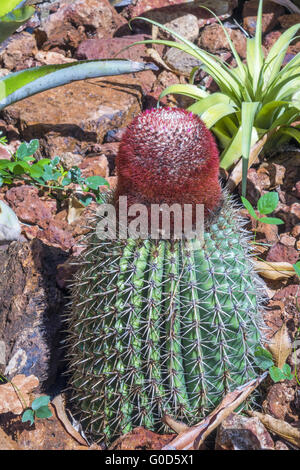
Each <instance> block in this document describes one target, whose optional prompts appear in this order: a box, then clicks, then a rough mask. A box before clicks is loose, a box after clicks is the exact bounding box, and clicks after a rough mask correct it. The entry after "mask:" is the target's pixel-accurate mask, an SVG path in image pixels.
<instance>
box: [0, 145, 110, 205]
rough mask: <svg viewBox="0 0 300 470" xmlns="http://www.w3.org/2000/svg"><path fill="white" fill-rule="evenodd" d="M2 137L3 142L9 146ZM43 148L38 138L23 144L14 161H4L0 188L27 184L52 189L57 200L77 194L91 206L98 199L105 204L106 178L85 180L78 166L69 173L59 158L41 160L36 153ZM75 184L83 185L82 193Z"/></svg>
mask: <svg viewBox="0 0 300 470" xmlns="http://www.w3.org/2000/svg"><path fill="white" fill-rule="evenodd" d="M3 139H5V137H2V143H5V141H4V140H3ZM38 148H39V141H38V140H37V139H33V140H31V141H30V142H29V143H27V142H22V144H21V145H20V146H19V148H18V149H17V151H16V153H15V154H12V156H11V160H8V159H2V160H0V186H2V185H4V184H6V185H8V186H10V185H14V184H16V182H18V181H24V182H25V183H26V184H31V185H34V186H37V187H39V188H40V189H43V190H48V192H49V193H50V194H51V195H54V196H56V197H57V198H67V197H69V196H70V195H71V194H72V193H74V192H76V197H77V199H78V200H79V201H80V202H81V203H82V204H83V205H84V206H87V205H88V204H89V203H90V202H92V201H93V200H95V201H96V202H97V203H99V204H100V203H101V202H102V196H101V193H100V190H99V186H103V185H105V186H109V183H108V182H107V181H106V179H105V178H103V177H101V176H89V177H88V178H84V177H83V176H82V175H81V170H80V168H78V167H76V166H74V167H72V168H71V169H70V170H65V169H64V167H63V165H62V164H61V163H60V158H59V157H54V158H53V159H52V160H51V159H50V158H43V159H41V160H37V159H36V158H35V157H34V156H33V154H34V153H35V152H36V151H37V150H38ZM74 184H77V185H80V192H79V191H78V190H74V186H73V185H74Z"/></svg>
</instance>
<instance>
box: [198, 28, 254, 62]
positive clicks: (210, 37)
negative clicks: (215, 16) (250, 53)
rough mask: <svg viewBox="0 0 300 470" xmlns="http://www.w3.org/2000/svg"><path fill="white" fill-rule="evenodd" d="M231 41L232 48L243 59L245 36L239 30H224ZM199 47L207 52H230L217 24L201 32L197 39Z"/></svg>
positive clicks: (245, 43) (245, 47)
mask: <svg viewBox="0 0 300 470" xmlns="http://www.w3.org/2000/svg"><path fill="white" fill-rule="evenodd" d="M225 29H226V31H227V33H228V35H229V37H230V39H231V41H232V42H233V45H234V47H235V48H236V50H237V53H238V54H239V56H240V57H242V58H243V59H244V58H245V57H246V55H247V52H246V51H247V40H246V36H245V35H244V34H243V33H242V32H241V31H240V30H239V29H231V28H225ZM199 47H201V48H203V49H205V50H207V51H209V52H213V53H215V52H218V51H221V50H224V49H225V50H228V51H231V48H230V45H229V42H228V40H227V38H226V35H225V33H224V31H223V28H222V26H221V25H219V24H212V25H210V26H206V27H205V28H204V29H203V31H202V32H201V36H200V39H199Z"/></svg>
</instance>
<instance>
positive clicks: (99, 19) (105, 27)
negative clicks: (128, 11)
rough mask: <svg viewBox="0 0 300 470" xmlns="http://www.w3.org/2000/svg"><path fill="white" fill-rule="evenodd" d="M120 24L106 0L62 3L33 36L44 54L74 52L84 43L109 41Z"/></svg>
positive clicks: (115, 13)
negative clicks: (61, 51)
mask: <svg viewBox="0 0 300 470" xmlns="http://www.w3.org/2000/svg"><path fill="white" fill-rule="evenodd" d="M123 24H124V20H123V18H122V17H121V16H120V15H118V13H117V12H116V10H115V9H114V8H113V7H112V6H111V5H110V3H109V1H108V0H72V1H70V0H62V1H61V2H60V4H59V8H58V10H57V11H56V12H55V13H53V14H51V15H50V16H48V17H47V18H46V19H44V20H42V23H41V26H40V28H38V29H37V30H35V34H36V36H37V40H38V43H39V45H42V48H43V49H44V50H49V49H53V48H55V47H56V48H61V49H63V50H71V51H74V50H75V49H76V48H77V47H78V45H79V43H80V42H81V41H82V40H83V39H87V38H104V37H107V38H108V37H111V36H112V35H113V33H114V32H115V31H116V30H117V29H118V28H119V27H120V26H122V25H123Z"/></svg>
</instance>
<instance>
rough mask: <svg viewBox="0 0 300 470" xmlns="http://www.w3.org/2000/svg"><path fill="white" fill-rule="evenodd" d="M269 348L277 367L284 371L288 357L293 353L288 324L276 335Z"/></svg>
mask: <svg viewBox="0 0 300 470" xmlns="http://www.w3.org/2000/svg"><path fill="white" fill-rule="evenodd" d="M267 348H268V349H269V351H270V353H271V354H272V356H273V359H274V362H275V365H276V366H277V367H279V369H282V367H283V366H284V364H285V362H286V360H287V358H288V356H289V355H290V354H291V352H292V342H291V340H290V336H289V333H288V329H287V326H286V324H285V323H284V324H283V325H282V327H281V328H280V329H279V330H278V331H277V332H276V333H275V335H274V336H272V338H271V339H270V342H269V343H268V344H267Z"/></svg>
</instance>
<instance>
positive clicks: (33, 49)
mask: <svg viewBox="0 0 300 470" xmlns="http://www.w3.org/2000/svg"><path fill="white" fill-rule="evenodd" d="M36 53H37V45H36V41H35V38H34V36H33V35H32V34H29V33H26V32H23V33H19V34H18V33H17V34H14V35H13V36H11V37H10V39H9V42H8V44H7V46H6V47H5V48H1V47H0V63H1V64H2V66H3V67H5V68H6V69H8V70H10V71H18V70H23V69H26V68H29V67H33V66H35V62H34V55H35V54H36Z"/></svg>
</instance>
